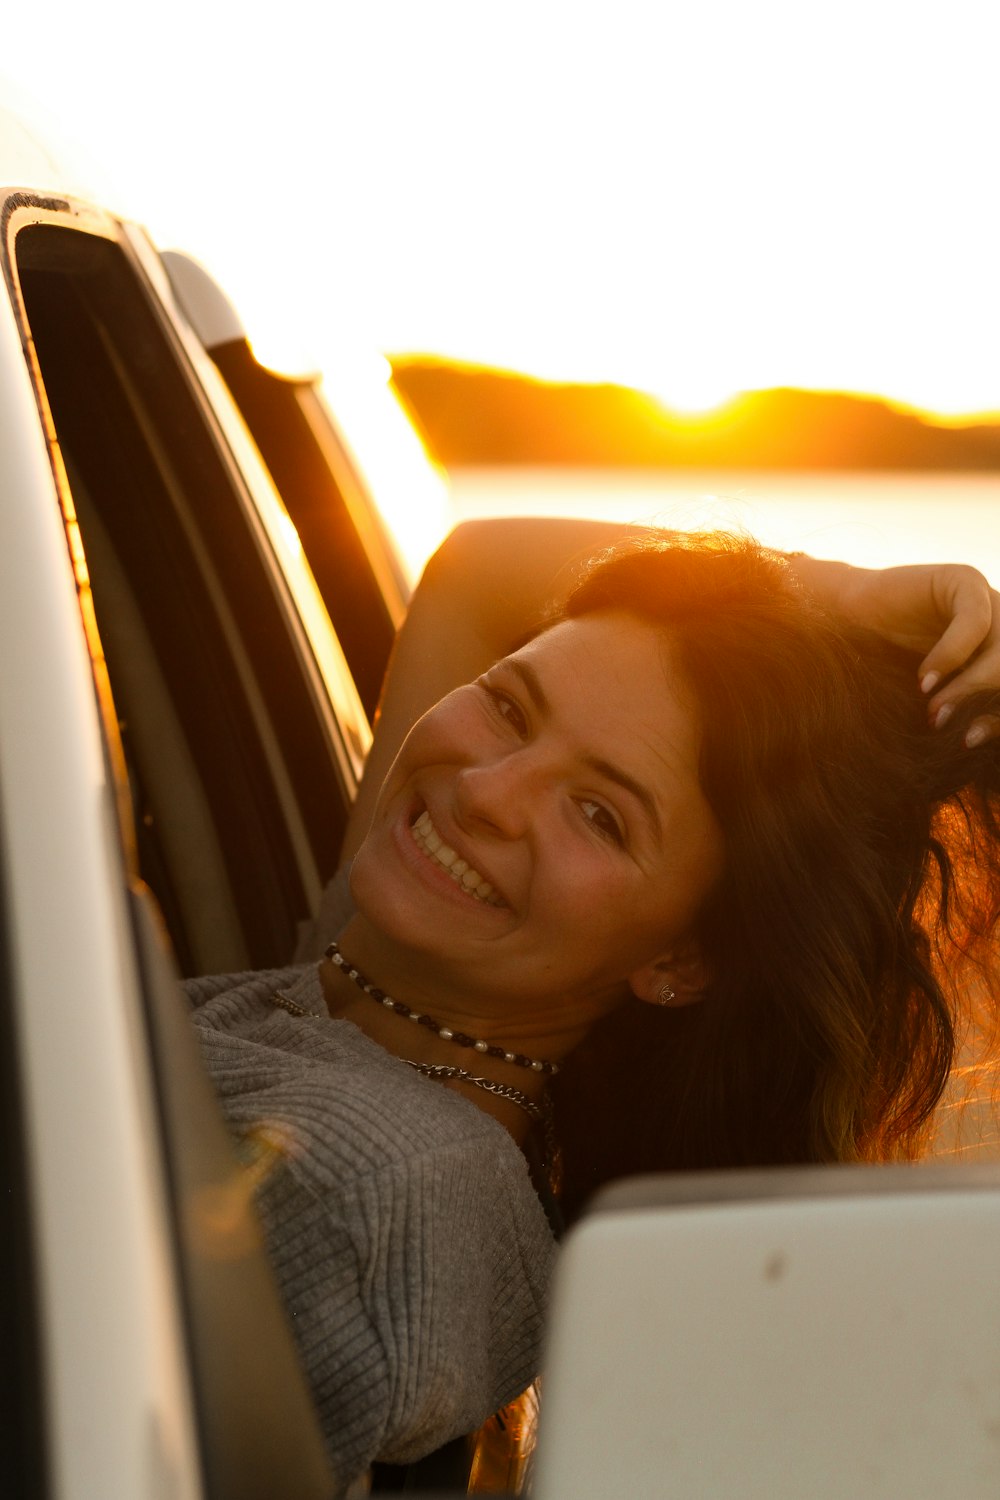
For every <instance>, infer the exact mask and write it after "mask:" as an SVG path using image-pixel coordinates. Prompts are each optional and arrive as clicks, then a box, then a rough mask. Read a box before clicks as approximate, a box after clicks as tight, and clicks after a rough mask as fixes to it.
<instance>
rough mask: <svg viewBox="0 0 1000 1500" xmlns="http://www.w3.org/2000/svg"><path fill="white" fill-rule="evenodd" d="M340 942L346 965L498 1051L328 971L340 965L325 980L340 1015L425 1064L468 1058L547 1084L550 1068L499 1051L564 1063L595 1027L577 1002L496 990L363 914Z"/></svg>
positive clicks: (495, 1070) (503, 1072)
mask: <svg viewBox="0 0 1000 1500" xmlns="http://www.w3.org/2000/svg"><path fill="white" fill-rule="evenodd" d="M338 946H339V948H340V950H341V953H342V955H343V958H344V960H345V963H346V964H347V965H349V966H354V967H355V968H356V969H357V970H359V971H360V972H361V973H362V974H363V975H364V977H365V979H366V980H368V981H370V982H371V984H373V985H375V986H377V987H378V988H379V989H380V990H381V991H383V992H384V993H385V994H386V995H387V996H389V997H391V998H392V999H394V1000H397V1001H401V1002H402V1003H403V1004H404V1006H406V1007H409V1008H410V1009H412V1010H413V1011H416V1012H420V1013H423V1014H425V1015H427V1016H429V1017H433V1019H434V1021H435V1022H436V1023H437V1026H438V1028H444V1029H447V1030H449V1031H451V1032H452V1033H454V1034H455V1035H466V1036H471V1037H473V1038H475V1039H477V1040H480V1041H482V1042H483V1043H485V1044H486V1045H487V1046H488V1047H489V1048H490V1049H491V1053H490V1054H484V1053H483V1051H482V1050H481V1049H480V1050H479V1051H476V1050H472V1049H471V1048H469V1049H466V1050H464V1051H463V1052H459V1050H458V1048H457V1047H456V1045H455V1043H454V1042H453V1041H450V1040H448V1039H444V1038H441V1037H440V1036H439V1035H438V1034H437V1032H436V1030H435V1029H432V1028H430V1027H429V1026H426V1025H414V1024H413V1023H412V1022H411V1021H410V1020H409V1019H407V1017H406V1016H405V1014H404V1015H400V1014H398V1013H397V1012H395V1011H393V1010H392V1009H391V1008H390V1007H387V1006H383V1005H380V1004H378V1003H377V1002H376V1001H374V1000H372V998H371V997H370V996H368V995H364V994H362V993H361V992H360V990H359V989H358V988H357V987H356V985H355V984H354V983H353V982H352V981H351V980H350V979H349V978H348V977H347V975H346V974H345V973H344V972H343V971H341V970H337V969H336V968H334V966H333V965H325V966H324V969H325V970H327V969H330V970H332V972H331V973H328V974H327V976H326V978H325V979H324V983H325V984H326V986H327V1000H328V1003H329V1004H331V1009H334V1007H335V1013H336V1014H338V1015H341V1016H344V1017H345V1018H346V1019H349V1020H351V1021H353V1022H354V1023H355V1024H357V1025H359V1026H360V1027H361V1029H362V1030H363V1031H365V1032H366V1033H367V1034H368V1035H369V1036H371V1037H372V1038H373V1040H376V1041H378V1042H379V1043H380V1044H381V1045H382V1046H384V1047H386V1048H387V1050H388V1051H390V1052H394V1053H395V1054H396V1055H397V1056H401V1057H408V1058H412V1059H413V1060H414V1061H421V1062H424V1061H449V1062H455V1061H461V1062H462V1063H463V1065H468V1066H470V1068H474V1069H477V1070H478V1069H479V1068H480V1065H482V1067H483V1069H486V1068H488V1069H489V1071H490V1073H491V1076H497V1077H500V1076H502V1077H505V1078H510V1079H517V1080H520V1082H521V1083H522V1084H523V1082H524V1080H525V1078H526V1077H528V1078H535V1079H538V1078H539V1076H541V1082H542V1083H543V1084H544V1080H545V1076H546V1074H545V1073H544V1072H543V1073H542V1074H541V1075H539V1072H538V1070H534V1072H533V1071H532V1070H530V1069H527V1068H523V1067H518V1066H516V1065H515V1064H513V1063H511V1062H510V1061H509V1060H505V1059H504V1058H502V1057H497V1056H495V1055H493V1053H494V1050H495V1049H502V1050H503V1051H504V1052H505V1053H513V1054H520V1055H522V1056H525V1057H529V1058H532V1059H538V1060H547V1061H549V1062H553V1063H556V1064H558V1063H559V1062H560V1060H561V1059H562V1058H564V1057H565V1056H566V1055H567V1054H568V1053H569V1052H571V1051H572V1050H573V1048H574V1047H575V1046H577V1045H578V1043H579V1042H580V1041H582V1039H583V1037H584V1036H585V1035H586V1032H587V1030H588V1029H589V1025H590V1020H591V1019H592V1018H588V1019H586V1020H583V1021H581V1020H580V1018H579V1013H578V1012H577V1011H575V1010H574V1008H573V1007H571V1006H564V1005H555V1004H548V1003H544V1002H543V1001H542V1000H540V999H536V998H531V999H529V1000H528V1001H527V1002H524V1001H522V1002H521V1003H520V1004H519V1003H518V1001H517V999H516V998H515V997H512V996H510V995H508V994H506V993H502V992H498V991H491V990H490V988H489V987H488V985H484V984H483V982H482V979H481V978H480V976H479V975H477V979H476V981H474V982H467V980H466V977H465V976H464V975H458V976H456V975H453V974H452V973H451V972H450V970H449V969H448V968H447V966H446V965H444V964H436V963H434V962H432V961H429V960H428V959H427V958H425V956H424V955H422V954H420V953H419V952H415V951H413V950H412V949H409V948H406V947H401V946H400V945H397V944H396V943H395V942H393V941H392V940H389V939H386V937H385V935H384V934H383V933H382V932H381V931H380V930H378V929H376V928H373V927H372V926H371V925H370V924H369V923H368V922H366V921H365V919H364V918H363V917H360V916H359V917H355V918H354V919H353V920H352V921H351V922H350V923H349V924H348V926H347V927H346V928H345V929H344V932H343V933H342V935H341V937H340V939H339V940H338ZM418 1044H419V1046H418ZM418 1051H419V1053H420V1055H419V1056H418V1055H417V1052H418Z"/></svg>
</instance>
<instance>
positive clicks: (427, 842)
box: [411, 808, 507, 906]
mask: <svg viewBox="0 0 1000 1500" xmlns="http://www.w3.org/2000/svg"><path fill="white" fill-rule="evenodd" d="M411 832H412V834H413V839H414V843H415V844H416V845H417V847H418V848H419V849H421V850H422V851H423V852H424V854H426V855H427V856H428V858H429V859H432V860H433V861H434V863H435V864H437V865H440V866H441V869H442V870H444V872H445V874H446V875H448V876H449V877H450V878H451V879H452V880H453V881H454V882H455V884H456V885H458V886H461V887H462V889H463V890H464V891H467V892H468V894H469V895H470V896H474V897H475V898H476V900H477V901H483V902H485V903H486V905H487V906H506V904H507V903H506V902H505V901H504V900H503V898H502V897H501V896H500V895H499V894H498V893H497V892H496V891H494V889H493V887H492V885H491V884H490V882H489V881H488V880H484V879H483V877H482V875H480V873H479V871H478V870H474V869H473V868H472V866H471V865H470V864H468V863H467V862H466V861H465V860H464V859H459V857H458V855H457V854H456V853H455V851H454V849H452V848H450V847H449V846H448V845H447V844H446V843H445V841H444V839H443V838H442V837H441V835H440V834H439V833H438V831H437V829H436V828H435V827H434V824H433V823H432V822H431V815H430V813H429V812H428V811H427V809H426V808H425V809H424V811H423V812H422V813H421V814H420V817H419V818H418V819H417V821H416V822H415V823H414V825H413V827H412V829H411Z"/></svg>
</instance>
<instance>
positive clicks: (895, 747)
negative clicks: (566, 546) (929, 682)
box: [554, 535, 1000, 1213]
mask: <svg viewBox="0 0 1000 1500" xmlns="http://www.w3.org/2000/svg"><path fill="white" fill-rule="evenodd" d="M610 608H614V609H627V610H628V611H630V612H631V613H633V614H636V615H638V616H640V617H642V618H644V619H649V620H652V621H654V622H656V623H659V624H662V626H663V627H664V629H665V630H666V631H667V632H668V633H669V637H670V641H671V646H672V652H671V657H672V660H675V661H677V662H678V663H679V664H680V670H681V671H682V673H683V674H684V677H685V679H686V683H687V685H688V687H689V689H690V691H691V692H692V694H693V697H694V700H695V702H696V703H697V705H698V710H699V713H700V719H701V734H702V747H701V760H700V778H701V783H702V787H703V789H704V792H705V795H706V797H707V799H708V801H709V803H710V805H711V807H712V809H713V811H714V813H715V815H716V818H717V819H718V822H719V825H720V827H721V829H722V833H723V837H724V840H725V849H726V868H725V873H724V875H723V877H722V879H721V882H720V884H719V885H718V887H717V889H716V890H715V891H714V893H713V895H712V896H711V897H710V899H709V901H708V903H707V905H706V907H705V908H704V910H703V911H702V913H701V915H700V917H699V920H698V924H697V925H698V933H697V935H698V937H699V939H700V944H701V948H702V951H703V953H704V954H705V955H706V956H707V958H708V961H709V965H710V970H711V977H710V981H709V984H708V987H707V990H706V992H705V995H704V997H703V999H702V1000H701V1001H700V1002H698V1003H697V1004H695V1005H692V1006H690V1007H686V1008H684V1009H682V1010H660V1009H657V1008H655V1007H651V1006H648V1005H643V1004H640V1003H639V1002H638V1001H636V1002H634V1003H629V1004H627V1005H626V1006H625V1007H624V1008H623V1009H620V1010H618V1011H617V1012H615V1013H614V1014H613V1015H612V1016H610V1017H608V1018H607V1019H606V1020H605V1021H604V1022H602V1023H601V1024H600V1025H599V1026H598V1027H597V1028H595V1030H594V1031H593V1032H592V1033H591V1034H590V1036H589V1037H588V1038H587V1040H586V1041H585V1042H584V1043H583V1045H582V1046H581V1047H580V1048H578V1050H577V1052H576V1053H575V1054H574V1055H573V1057H572V1058H571V1059H570V1060H569V1062H568V1065H567V1066H566V1067H565V1068H564V1070H563V1072H562V1074H561V1075H560V1077H559V1078H558V1079H557V1080H556V1085H555V1087H554V1097H555V1106H556V1113H557V1125H558V1130H559V1133H560V1136H561V1140H562V1145H563V1152H564V1182H565V1190H564V1198H565V1204H566V1208H567V1210H568V1211H569V1212H570V1213H572V1212H574V1211H575V1209H576V1208H577V1207H578V1206H579V1205H580V1203H581V1202H582V1200H583V1199H584V1198H585V1197H586V1196H587V1195H588V1194H589V1193H590V1192H591V1191H593V1189H594V1188H596V1187H598V1186H600V1185H601V1184H602V1183H603V1182H606V1181H608V1180H609V1179H610V1178H613V1177H617V1176H621V1175H624V1174H627V1173H631V1172H637V1171H651V1170H664V1169H672V1168H689V1167H716V1166H733V1165H741V1164H747V1165H752V1164H756V1165H760V1164H767V1163H782V1162H808V1161H815V1162H820V1161H852V1160H853V1161H857V1160H881V1159H890V1158H894V1157H907V1156H912V1155H915V1154H917V1152H919V1150H920V1149H921V1147H922V1145H923V1143H924V1141H925V1138H926V1135H927V1130H928V1126H929V1122H930V1121H931V1118H932V1115H933V1112H934V1109H935V1106H936V1104H937V1103H938V1100H939V1099H940V1097H941V1093H942V1090H943V1089H944V1087H945V1084H946V1082H947V1080H948V1078H949V1074H950V1072H951V1070H952V1067H953V1064H954V1059H955V1053H956V1046H957V1040H958V1039H959V1038H960V1035H961V1027H960V1024H959V1012H960V1007H961V1004H962V1002H963V1001H964V1000H965V999H967V997H968V996H969V995H970V994H977V995H979V996H980V997H985V998H987V999H989V997H990V996H991V994H992V989H991V981H992V978H993V975H992V973H991V971H990V953H991V948H992V939H993V935H994V932H995V929H996V926H997V922H998V919H1000V828H998V811H1000V747H998V743H997V741H989V742H987V743H986V744H984V745H982V746H980V747H978V748H977V749H974V750H969V749H966V748H965V746H964V744H963V735H964V731H965V729H966V728H967V727H968V724H969V722H970V720H971V719H972V717H973V716H974V715H975V714H976V713H979V712H982V711H983V710H984V708H988V707H990V706H991V703H992V707H993V710H994V711H996V710H997V703H996V701H995V698H994V700H988V701H985V702H984V700H983V697H982V695H980V698H979V699H978V700H973V699H970V700H968V701H967V702H966V703H965V704H963V705H962V707H961V708H960V709H959V710H957V711H956V713H955V715H954V717H953V718H952V720H951V721H950V722H949V723H948V725H947V727H946V728H945V729H943V730H940V731H932V730H931V729H930V728H929V727H928V725H927V722H926V710H925V705H924V703H923V701H922V699H921V695H920V693H919V691H918V688H917V681H916V666H917V662H916V659H915V658H913V657H911V656H909V655H908V654H907V653H904V652H902V651H899V650H897V649H895V648H893V647H891V646H889V645H887V644H886V643H885V642H883V641H881V640H879V639H878V638H876V637H874V636H870V635H867V634H865V633H862V632H860V631H856V630H852V629H850V628H848V627H847V626H845V625H844V624H843V623H841V622H838V621H836V620H834V619H832V618H831V617H830V616H828V615H827V614H826V613H825V612H824V611H823V610H821V609H820V608H819V607H818V606H817V605H816V604H815V603H814V602H813V601H812V600H811V599H810V598H809V597H807V596H806V595H805V594H804V593H803V592H802V591H801V590H800V589H799V588H798V587H797V585H796V583H795V580H794V578H793V576H792V574H791V572H790V570H789V569H788V567H787V564H786V563H785V562H784V561H783V560H782V559H781V558H779V557H777V556H776V555H774V554H770V553H768V552H766V551H765V550H764V549H762V548H761V547H759V546H758V545H757V544H755V543H753V542H751V541H749V540H745V539H742V538H739V539H735V538H731V537H720V536H718V535H712V536H707V537H692V538H687V539H685V540H684V541H683V542H681V543H677V542H672V543H670V544H664V543H663V542H662V540H657V541H654V540H653V539H652V538H650V539H649V540H648V541H646V542H645V544H635V545H630V546H629V547H628V548H626V549H619V550H618V551H617V552H615V553H614V554H611V555H608V556H606V557H605V558H604V559H603V560H602V561H600V562H599V563H598V564H596V565H595V566H593V567H592V569H591V570H590V572H589V573H588V575H587V576H586V577H585V578H584V580H583V582H582V583H581V584H580V585H579V586H578V588H577V589H576V591H575V592H574V593H573V595H572V596H571V598H570V600H569V602H568V604H567V605H566V607H565V611H564V613H565V616H566V617H568V618H574V617H578V616H580V615H584V614H588V613H591V612H593V611H596V610H602V609H610Z"/></svg>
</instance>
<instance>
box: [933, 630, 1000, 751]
mask: <svg viewBox="0 0 1000 1500" xmlns="http://www.w3.org/2000/svg"><path fill="white" fill-rule="evenodd" d="M998 688H1000V640H998V641H997V642H996V643H995V644H991V645H990V646H988V647H987V649H986V650H985V651H982V652H981V653H980V654H979V656H977V657H976V658H975V660H974V661H971V662H970V663H969V665H968V666H967V667H966V668H965V671H964V672H959V673H958V675H957V676H956V677H953V678H952V679H951V681H950V682H949V683H948V684H947V686H946V687H943V688H942V689H941V691H940V692H938V693H934V694H933V696H932V697H931V698H930V701H929V702H928V704H927V715H928V718H929V719H930V721H931V723H932V724H933V725H934V727H935V729H942V728H943V727H944V725H945V724H946V723H947V721H948V719H949V718H950V717H951V714H952V710H953V709H954V707H955V704H956V703H959V702H960V701H961V700H962V699H963V698H967V697H968V696H969V694H970V693H976V692H990V691H992V692H994V693H995V692H996V691H997V689H998Z"/></svg>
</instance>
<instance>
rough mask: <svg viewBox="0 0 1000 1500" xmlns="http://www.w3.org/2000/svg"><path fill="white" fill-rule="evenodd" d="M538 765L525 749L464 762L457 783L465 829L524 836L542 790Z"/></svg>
mask: <svg viewBox="0 0 1000 1500" xmlns="http://www.w3.org/2000/svg"><path fill="white" fill-rule="evenodd" d="M539 782H540V777H539V772H538V768H537V767H536V766H534V765H533V764H532V763H531V760H530V757H529V756H528V755H526V753H525V752H524V751H523V750H522V751H515V752H514V753H513V754H511V755H504V756H500V757H498V758H497V759H495V760H490V761H486V762H479V763H477V764H475V765H471V766H464V767H463V768H462V769H461V770H460V771H459V773H458V779H457V782H456V786H455V818H456V821H457V823H458V825H459V827H461V828H462V829H463V830H465V831H467V832H469V833H472V832H476V831H482V830H483V829H486V830H487V831H489V832H490V833H492V834H493V835H494V836H495V837H498V838H505V839H516V838H521V837H522V836H523V835H524V833H525V832H526V830H527V827H528V825H529V823H530V821H531V817H532V812H533V808H534V806H535V803H536V800H537V796H538V790H539Z"/></svg>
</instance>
